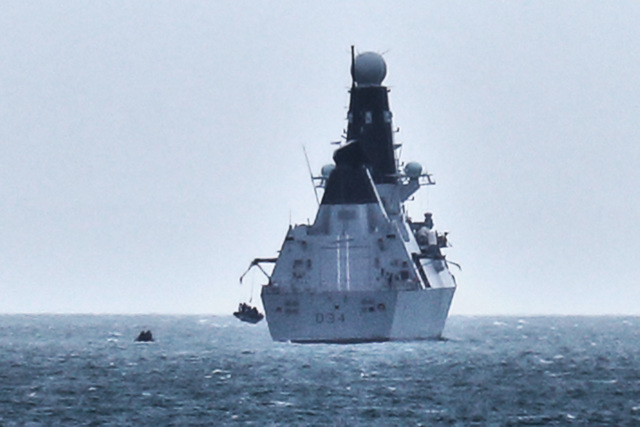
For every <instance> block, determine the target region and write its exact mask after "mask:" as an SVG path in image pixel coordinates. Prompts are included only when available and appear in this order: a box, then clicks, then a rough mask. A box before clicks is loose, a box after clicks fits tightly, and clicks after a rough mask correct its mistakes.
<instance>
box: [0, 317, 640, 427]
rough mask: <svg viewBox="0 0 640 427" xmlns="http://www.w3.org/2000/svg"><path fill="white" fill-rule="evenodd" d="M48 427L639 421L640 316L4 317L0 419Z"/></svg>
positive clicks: (632, 423) (0, 340) (0, 348)
mask: <svg viewBox="0 0 640 427" xmlns="http://www.w3.org/2000/svg"><path fill="white" fill-rule="evenodd" d="M142 330H151V331H152V333H153V336H154V338H155V341H154V342H150V343H137V342H134V339H135V338H136V336H137V335H138V334H139V332H140V331H142ZM57 425H61V426H76V425H78V426H84V425H89V426H103V425H105V426H128V425H131V426H146V425H153V426H165V425H175V426H181V425H198V426H199V425H202V426H216V425H256V426H264V425H267V426H268V425H340V426H342V425H347V426H348V425H356V426H357V425H362V426H371V425H381V426H396V425H398V426H412V425H415V426H419V425H425V426H431V425H453V426H458V425H459V426H475V425H477V426H491V425H495V426H531V425H544V426H548V425H551V426H554V425H557V426H566V425H589V426H591V425H596V426H598V425H611V426H635V425H640V318H639V317H487V316H478V317H475V316H452V317H450V318H449V319H448V323H447V326H446V329H445V332H444V337H443V339H441V340H436V341H421V342H389V343H375V344H353V345H343V344H342V345H341V344H291V343H277V342H272V341H271V338H270V336H269V332H268V329H267V325H266V324H265V322H264V321H263V322H261V323H259V324H257V325H249V324H245V323H242V322H240V321H238V320H236V319H235V318H233V317H230V316H219V317H218V316H165V315H146V316H106V315H96V316H93V315H2V316H0V426H57Z"/></svg>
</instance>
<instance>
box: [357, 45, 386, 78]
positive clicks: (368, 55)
mask: <svg viewBox="0 0 640 427" xmlns="http://www.w3.org/2000/svg"><path fill="white" fill-rule="evenodd" d="M386 75H387V64H386V63H385V62H384V59H383V58H382V55H380V54H379V53H375V52H364V53H361V54H359V55H358V56H356V59H355V61H354V64H353V78H354V79H355V81H356V83H357V84H358V85H361V86H371V85H379V84H381V83H382V81H383V80H384V78H385V77H386Z"/></svg>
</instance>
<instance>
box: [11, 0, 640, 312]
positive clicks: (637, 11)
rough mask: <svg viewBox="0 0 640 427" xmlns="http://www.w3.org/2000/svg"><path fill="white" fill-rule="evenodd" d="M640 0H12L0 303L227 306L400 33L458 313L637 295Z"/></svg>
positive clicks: (25, 306) (403, 124)
mask: <svg viewBox="0 0 640 427" xmlns="http://www.w3.org/2000/svg"><path fill="white" fill-rule="evenodd" d="M639 22H640V3H638V2H632V1H629V2H624V1H620V2H596V1H565V2H557V1H528V2H520V1H483V2H456V1H447V2H422V1H419V2H418V1H416V2H401V3H397V2H376V1H352V2H342V1H323V2H305V1H289V2H286V1H281V2H266V1H246V2H242V1H228V2H223V1H216V2H204V1H202V2H172V1H159V0H154V1H130V2H117V1H114V2H87V1H84V0H83V1H65V2H31V1H22V0H21V1H4V2H3V4H2V13H0V33H1V35H2V37H1V38H0V312H4V313H16V312H18V313H24V312H33V313H37V312H55V313H78V312H83V313H84V312H92V313H151V312H155V313H229V312H231V311H232V310H233V309H234V308H235V306H236V304H237V303H238V302H239V301H240V300H241V299H246V298H248V296H249V293H250V289H251V283H252V282H253V283H254V284H255V293H256V295H257V292H258V285H259V284H260V283H261V282H262V280H261V277H260V276H258V275H256V276H249V278H248V279H247V281H246V283H245V285H243V286H242V287H241V286H239V284H238V277H239V276H240V274H242V272H243V271H244V270H245V268H246V267H247V266H248V263H249V262H250V261H251V259H253V258H254V257H256V256H274V255H275V254H276V251H277V250H278V249H279V248H280V245H281V243H282V239H283V238H284V235H285V232H286V229H287V226H288V224H289V223H290V219H291V221H292V222H294V223H296V222H297V223H299V222H306V221H307V219H309V220H311V221H312V220H313V218H314V216H315V211H316V205H315V201H314V197H313V192H312V190H311V185H310V183H309V178H308V175H307V171H306V165H305V161H304V155H303V153H302V149H301V147H302V145H303V144H304V145H305V146H306V147H307V151H308V153H309V157H310V159H311V163H312V166H313V167H314V169H315V170H319V169H320V167H321V166H322V165H323V164H325V163H328V162H329V161H330V159H331V154H332V150H333V148H334V147H333V146H331V145H330V144H329V143H330V142H331V141H335V140H338V139H339V138H340V135H341V133H342V130H343V129H344V128H345V126H346V123H345V116H346V107H347V103H348V93H347V89H348V86H349V83H350V75H349V65H350V64H349V61H350V58H349V46H350V45H351V44H355V45H356V48H357V49H358V50H359V51H361V52H362V51H367V50H373V51H377V52H381V53H382V52H384V56H385V58H386V61H387V66H388V77H387V79H386V81H385V83H386V84H387V85H388V86H389V87H390V88H391V93H390V101H391V108H392V110H393V113H394V120H395V125H397V126H399V127H400V133H399V134H398V135H397V141H398V142H402V143H403V144H404V148H403V159H404V160H407V161H409V160H414V161H420V162H421V163H423V165H425V166H426V168H427V169H428V170H429V171H430V172H431V173H433V174H434V176H435V178H436V181H437V182H438V185H436V186H435V187H433V188H429V189H428V190H424V189H423V190H422V192H421V194H419V195H418V196H417V197H416V200H415V201H414V202H413V203H412V204H411V205H410V207H409V209H410V211H411V212H412V214H413V216H415V217H419V216H421V212H423V211H424V210H431V211H433V212H434V217H435V220H436V226H437V227H438V228H440V229H446V230H449V231H450V240H451V241H452V243H453V245H454V247H453V248H451V249H449V251H448V258H449V259H451V260H453V261H457V262H459V263H461V264H462V266H463V269H464V270H463V271H462V272H458V273H457V274H456V275H457V279H458V283H459V288H458V291H457V295H456V297H455V298H454V302H453V307H452V313H457V314H556V313H559V314H563V313H565V314H616V313H622V314H636V315H637V314H640V284H639V278H640V262H638V254H639V253H640V227H639V226H638V220H639V219H640V197H638V189H637V187H638V186H639V184H640V124H639V121H638V118H639V117H640V25H638V23H639Z"/></svg>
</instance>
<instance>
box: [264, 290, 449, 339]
mask: <svg viewBox="0 0 640 427" xmlns="http://www.w3.org/2000/svg"><path fill="white" fill-rule="evenodd" d="M454 291H455V288H453V287H450V288H429V289H425V290H416V291H358V292H352V291H335V292H318V293H278V292H274V291H273V290H270V289H268V288H264V289H263V291H262V303H263V306H264V309H265V312H266V316H267V323H268V325H269V332H270V333H271V337H272V338H273V340H274V341H291V342H299V343H362V342H382V341H412V340H424V339H437V338H439V337H441V336H442V331H443V329H444V326H445V321H446V319H447V314H448V312H449V307H450V305H451V300H452V298H453V294H454Z"/></svg>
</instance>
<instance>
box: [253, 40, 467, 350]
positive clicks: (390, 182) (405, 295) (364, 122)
mask: <svg viewBox="0 0 640 427" xmlns="http://www.w3.org/2000/svg"><path fill="white" fill-rule="evenodd" d="M351 74H352V78H353V80H352V81H353V83H352V87H351V90H350V98H351V99H350V105H349V113H348V128H347V135H346V140H345V142H344V144H342V146H340V147H339V148H338V149H337V150H336V151H335V153H334V155H333V160H334V162H335V165H328V166H325V167H324V168H323V170H322V177H320V178H319V180H320V184H319V186H320V187H322V188H323V189H324V193H323V196H322V200H321V203H320V206H319V209H318V212H317V216H316V218H315V221H314V222H313V224H312V225H295V226H292V227H290V228H289V230H288V232H287V235H286V237H285V240H284V243H283V245H282V248H281V250H280V253H279V256H278V258H274V259H256V260H254V262H253V263H252V265H258V266H260V264H261V263H263V262H274V263H275V265H274V267H273V271H272V273H271V274H270V275H267V276H268V277H269V281H268V283H267V284H266V285H264V286H263V287H262V293H261V296H262V303H263V306H264V309H265V313H266V319H267V323H268V326H269V331H270V333H271V336H272V338H273V339H274V340H276V341H292V342H302V343H306V342H331V343H354V342H375V341H389V340H418V339H433V338H438V337H440V336H441V334H442V331H443V329H444V326H445V321H446V319H447V315H448V312H449V307H450V305H451V300H452V298H453V294H454V291H455V289H456V281H455V278H454V276H453V275H452V273H451V272H450V270H449V263H448V262H447V260H446V259H445V257H444V256H443V254H442V252H441V249H442V248H444V247H446V246H447V238H446V233H444V234H440V233H438V232H436V231H435V230H434V228H433V219H432V216H431V214H430V213H425V214H424V219H423V220H421V221H418V222H414V221H412V220H411V219H409V217H408V214H407V212H406V210H405V202H406V201H407V200H408V199H409V198H410V197H411V196H412V195H413V194H414V193H415V192H416V191H418V190H419V189H420V187H421V186H422V185H432V184H434V182H433V180H432V179H431V176H430V175H429V174H427V173H423V171H422V166H421V165H420V164H418V163H415V162H410V163H408V164H406V165H404V164H402V163H401V162H400V159H399V158H398V156H397V151H398V150H397V148H398V146H396V145H394V141H393V128H392V114H391V111H390V110H389V101H388V92H389V91H388V89H387V88H386V87H385V86H383V85H382V81H383V80H384V78H385V76H386V64H385V62H384V60H383V58H382V56H380V55H378V54H376V53H373V52H366V53H363V54H360V55H358V56H357V57H354V56H353V54H352V64H351ZM263 271H265V270H263ZM265 272H266V271H265Z"/></svg>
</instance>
